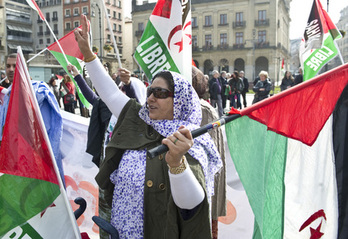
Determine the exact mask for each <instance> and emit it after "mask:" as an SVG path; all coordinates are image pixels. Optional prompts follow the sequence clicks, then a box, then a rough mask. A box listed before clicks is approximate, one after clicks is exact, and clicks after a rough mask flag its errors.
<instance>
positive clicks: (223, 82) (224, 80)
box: [219, 71, 227, 109]
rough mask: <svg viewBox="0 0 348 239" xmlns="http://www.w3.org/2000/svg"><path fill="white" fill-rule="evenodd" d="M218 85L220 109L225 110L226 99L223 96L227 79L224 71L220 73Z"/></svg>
mask: <svg viewBox="0 0 348 239" xmlns="http://www.w3.org/2000/svg"><path fill="white" fill-rule="evenodd" d="M219 80H220V84H221V99H222V108H223V109H225V108H226V100H227V97H226V95H225V90H226V85H227V79H226V71H221V73H220V77H219Z"/></svg>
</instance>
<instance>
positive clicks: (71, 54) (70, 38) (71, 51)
mask: <svg viewBox="0 0 348 239" xmlns="http://www.w3.org/2000/svg"><path fill="white" fill-rule="evenodd" d="M79 28H81V26H80V27H79ZM59 44H60V45H61V47H62V48H63V51H64V53H65V56H66V58H67V59H68V61H69V62H70V63H71V64H72V65H74V66H76V68H77V69H78V70H79V72H80V73H82V67H81V65H80V61H82V60H83V55H82V53H81V51H80V48H79V47H78V45H77V42H76V40H75V35H74V31H71V32H69V33H68V34H66V35H65V36H64V37H62V38H61V39H59ZM47 49H48V50H49V51H50V52H51V53H52V55H53V56H54V57H55V58H56V59H57V61H58V62H59V64H60V65H61V66H62V67H63V68H64V70H65V72H66V73H67V74H68V75H69V76H70V78H71V79H72V81H73V82H74V84H75V88H76V92H77V94H78V96H79V99H80V100H81V102H82V104H83V105H84V106H86V107H87V108H88V107H89V102H88V101H87V100H86V98H85V97H84V96H83V94H82V92H81V90H80V87H79V86H78V85H77V83H76V81H75V80H74V77H73V76H72V75H71V74H70V72H69V71H68V69H67V66H68V63H67V62H66V60H65V57H64V54H63V53H62V51H61V50H60V48H59V46H58V44H57V42H55V43H53V44H51V45H50V46H48V47H47Z"/></svg>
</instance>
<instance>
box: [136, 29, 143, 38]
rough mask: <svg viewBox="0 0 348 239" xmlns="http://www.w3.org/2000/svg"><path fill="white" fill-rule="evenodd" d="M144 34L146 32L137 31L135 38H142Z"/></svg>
mask: <svg viewBox="0 0 348 239" xmlns="http://www.w3.org/2000/svg"><path fill="white" fill-rule="evenodd" d="M143 32H144V30H138V31H135V36H136V37H140V36H141V35H143Z"/></svg>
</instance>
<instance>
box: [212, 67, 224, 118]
mask: <svg viewBox="0 0 348 239" xmlns="http://www.w3.org/2000/svg"><path fill="white" fill-rule="evenodd" d="M212 75H213V78H212V79H211V80H210V81H209V93H210V103H211V105H212V106H213V107H214V108H216V105H217V107H218V113H219V117H221V116H222V115H223V113H224V111H223V108H222V97H221V94H222V85H221V82H220V81H219V76H220V74H219V72H218V71H217V70H214V71H213V72H212Z"/></svg>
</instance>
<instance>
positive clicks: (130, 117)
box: [95, 100, 211, 239]
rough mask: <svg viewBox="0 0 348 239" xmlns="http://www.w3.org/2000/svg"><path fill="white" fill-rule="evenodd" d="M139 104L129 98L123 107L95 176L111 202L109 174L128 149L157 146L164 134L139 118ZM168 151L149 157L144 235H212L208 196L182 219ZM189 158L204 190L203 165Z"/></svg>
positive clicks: (197, 236) (167, 236)
mask: <svg viewBox="0 0 348 239" xmlns="http://www.w3.org/2000/svg"><path fill="white" fill-rule="evenodd" d="M140 107H141V106H140V105H139V104H138V103H136V101H135V100H130V101H129V102H128V103H127V104H126V106H125V107H124V108H123V110H122V112H121V114H120V117H119V118H118V121H117V124H116V126H115V129H114V132H113V135H112V138H111V141H110V142H109V144H108V146H107V148H106V157H105V160H104V162H103V164H102V165H101V166H100V169H99V173H98V174H97V176H96V178H95V179H96V181H97V183H98V185H99V186H100V187H101V188H102V189H105V190H107V193H106V200H107V201H108V203H109V204H110V205H111V203H112V195H113V190H114V184H113V183H112V182H111V181H110V174H111V173H112V172H113V171H114V170H115V169H117V167H118V165H119V163H120V160H121V157H122V154H123V152H124V151H125V150H126V149H133V150H140V149H144V148H148V149H151V148H154V147H156V146H158V145H160V144H161V141H162V139H163V137H162V136H161V135H160V134H159V133H157V132H156V131H155V130H154V129H153V128H152V127H151V126H149V125H147V124H146V123H145V122H144V121H143V120H142V119H140V118H139V116H138V112H139V110H140ZM164 158H165V155H164V154H162V155H159V156H157V157H156V158H153V159H150V158H147V159H146V173H145V183H144V238H148V239H149V238H150V239H154V238H159V239H163V238H168V239H171V238H173V239H174V238H175V239H177V238H182V239H189V238H202V239H204V238H211V230H210V216H209V203H208V200H207V196H206V197H205V199H204V200H203V202H202V203H201V204H200V205H199V208H198V210H197V212H196V213H195V215H194V216H193V217H192V218H190V219H188V220H183V218H182V216H181V214H180V211H181V210H180V209H179V208H178V207H177V206H176V205H175V203H174V201H173V198H172V196H171V190H170V182H169V176H168V167H167V163H166V161H165V160H164ZM186 158H187V162H188V163H189V165H190V168H191V170H192V172H193V173H194V175H195V176H196V178H197V180H198V181H199V183H200V184H201V185H202V187H203V189H204V191H205V192H206V188H205V179H204V173H203V170H202V168H201V165H200V164H199V162H198V161H197V160H195V159H194V158H192V157H191V156H190V155H189V154H186Z"/></svg>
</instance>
